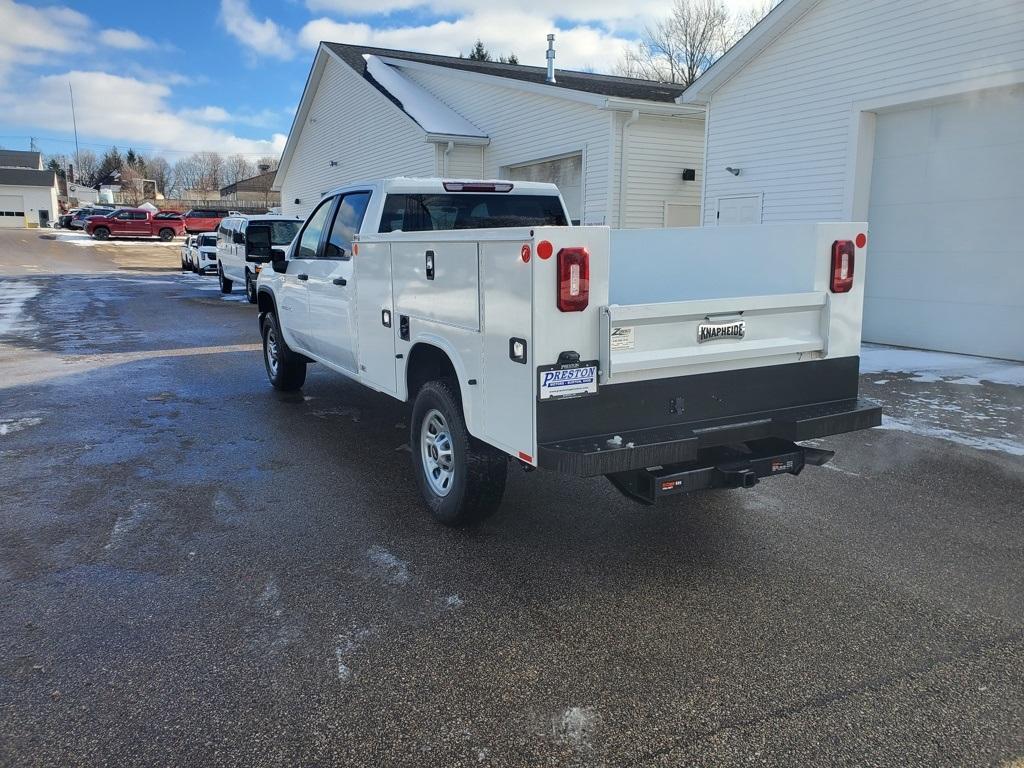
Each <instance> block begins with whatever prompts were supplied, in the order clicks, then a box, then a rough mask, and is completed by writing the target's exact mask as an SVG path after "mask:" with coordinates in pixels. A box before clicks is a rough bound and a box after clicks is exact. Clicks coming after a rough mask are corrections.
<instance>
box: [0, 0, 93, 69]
mask: <svg viewBox="0 0 1024 768" xmlns="http://www.w3.org/2000/svg"><path fill="white" fill-rule="evenodd" d="M90 25H91V21H90V20H89V17H88V16H86V15H84V14H82V13H79V12H78V11H76V10H73V9H71V8H66V7H63V6H50V7H48V8H33V7H32V6H29V5H21V4H20V3H15V2H14V0H0V74H3V73H4V72H6V71H7V69H9V68H10V67H12V66H15V65H21V66H24V65H32V64H44V63H46V62H47V60H48V57H47V55H46V54H53V53H67V52H70V51H72V50H74V49H75V48H76V46H77V45H78V44H79V43H80V41H81V40H82V38H83V37H84V35H85V33H86V31H87V30H88V29H89V26H90Z"/></svg>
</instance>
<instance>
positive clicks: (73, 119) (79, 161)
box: [68, 80, 82, 173]
mask: <svg viewBox="0 0 1024 768" xmlns="http://www.w3.org/2000/svg"><path fill="white" fill-rule="evenodd" d="M68 93H69V94H70V95H71V125H72V126H74V129H75V167H77V168H78V172H79V173H81V172H82V158H81V157H80V156H79V154H78V119H77V118H76V117H75V92H74V91H73V90H72V89H71V81H70V80H68Z"/></svg>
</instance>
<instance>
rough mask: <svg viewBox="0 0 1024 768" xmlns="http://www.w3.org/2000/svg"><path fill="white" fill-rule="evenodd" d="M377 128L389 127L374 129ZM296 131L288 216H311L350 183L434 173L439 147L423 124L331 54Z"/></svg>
mask: <svg viewBox="0 0 1024 768" xmlns="http://www.w3.org/2000/svg"><path fill="white" fill-rule="evenodd" d="M373 126H387V129H386V130H380V131H374V132H370V131H369V129H372V127H373ZM294 130H297V131H300V133H299V137H298V141H297V143H296V146H295V152H294V154H293V156H292V160H291V164H290V165H289V166H288V169H287V173H286V175H285V177H284V179H283V180H282V182H281V206H282V209H283V210H284V213H286V214H288V215H299V216H305V215H307V214H308V213H309V212H310V211H311V210H312V209H313V206H315V205H316V203H317V201H318V200H320V198H321V197H322V196H323V194H324V193H325V192H328V191H330V190H331V189H333V188H334V187H338V186H341V185H342V184H346V183H348V182H352V181H358V180H360V179H365V178H376V177H381V176H432V175H434V173H435V172H436V170H435V168H436V159H435V156H436V149H435V146H434V145H433V144H430V143H428V142H426V141H424V134H423V131H422V130H421V129H420V127H419V126H417V125H416V124H415V123H414V122H413V121H412V120H411V119H410V118H409V117H408V116H407V115H405V113H403V112H402V111H401V110H400V109H399V108H398V107H397V106H396V105H395V104H393V103H392V102H390V101H389V100H388V99H387V98H386V97H385V96H383V95H382V94H381V93H380V92H379V91H378V90H376V89H375V88H374V87H373V86H372V85H370V84H369V83H367V82H366V81H365V80H363V78H361V77H359V76H358V75H356V73H355V72H353V71H352V69H351V68H349V67H348V66H346V65H344V64H342V63H340V62H338V61H336V60H334V59H333V58H329V59H328V61H327V64H326V68H325V70H324V73H323V78H322V79H321V81H320V87H319V88H318V89H317V91H316V95H315V96H314V98H313V103H312V105H311V107H310V110H309V115H308V116H307V118H306V124H305V125H303V126H296V127H295V129H294ZM331 161H334V162H337V163H338V165H337V166H332V165H331V164H330V163H331ZM296 199H298V200H299V201H300V202H298V203H296V202H295V200H296Z"/></svg>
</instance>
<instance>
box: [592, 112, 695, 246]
mask: <svg viewBox="0 0 1024 768" xmlns="http://www.w3.org/2000/svg"><path fill="white" fill-rule="evenodd" d="M628 117H629V116H628V115H624V114H620V115H619V117H618V120H617V128H618V130H617V132H616V153H615V157H616V161H620V160H621V158H620V146H619V145H620V144H621V141H622V125H623V123H625V121H626V120H627V119H628ZM626 141H627V147H628V149H627V152H626V183H625V187H626V209H625V220H624V221H623V222H622V223H621V224H619V226H622V227H623V228H627V229H640V228H647V227H662V226H664V225H665V204H666V203H675V204H678V205H693V206H699V205H700V191H701V179H702V176H703V168H704V121H703V120H692V119H682V118H673V117H652V116H646V115H644V116H641V117H640V119H639V120H638V121H637V122H635V123H633V124H632V125H630V126H629V128H628V129H627V133H626ZM684 168H693V169H694V170H696V172H697V178H696V180H694V181H683V169H684ZM617 200H618V196H617V194H616V201H617ZM612 221H614V222H616V223H617V224H618V210H617V209H616V211H615V214H614V216H613V218H612Z"/></svg>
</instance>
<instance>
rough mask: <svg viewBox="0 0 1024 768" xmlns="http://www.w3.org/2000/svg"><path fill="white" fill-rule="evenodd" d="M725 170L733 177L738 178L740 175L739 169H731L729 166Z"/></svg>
mask: <svg viewBox="0 0 1024 768" xmlns="http://www.w3.org/2000/svg"><path fill="white" fill-rule="evenodd" d="M725 170H727V171H728V172H729V173H731V174H732V175H733V176H739V175H740V169H739V168H733V167H732V166H731V165H730V166H727V167H726V169H725Z"/></svg>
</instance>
